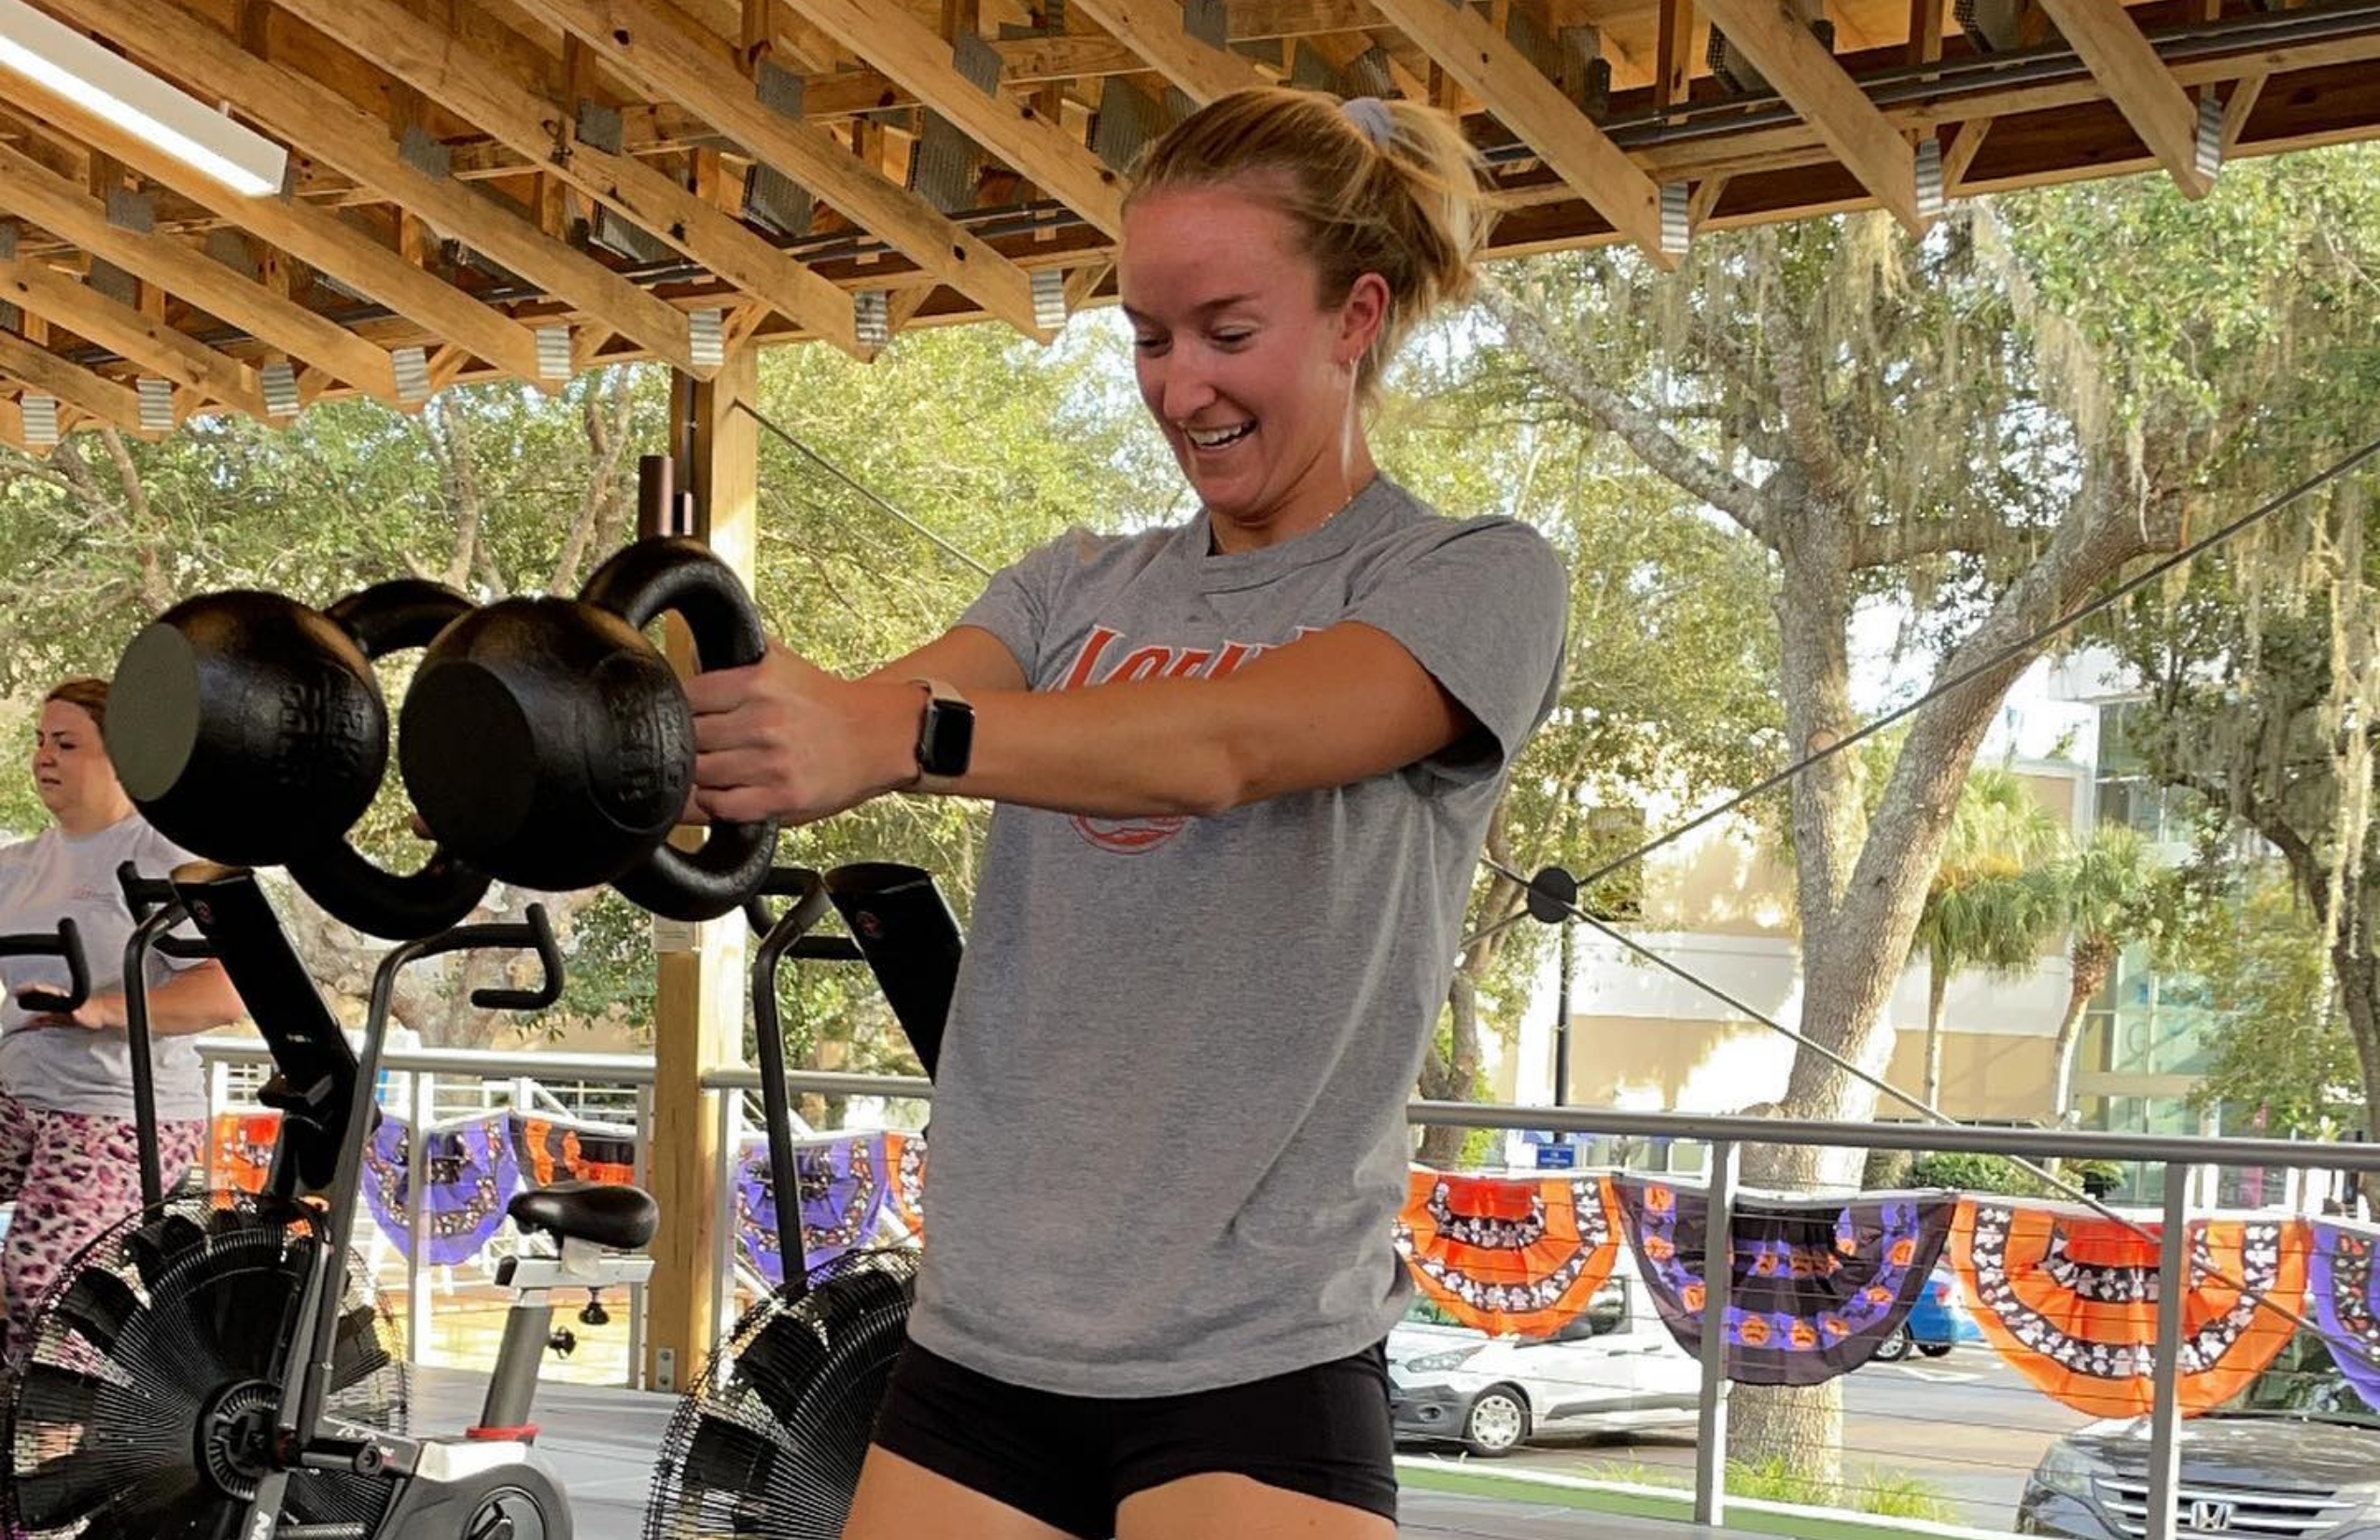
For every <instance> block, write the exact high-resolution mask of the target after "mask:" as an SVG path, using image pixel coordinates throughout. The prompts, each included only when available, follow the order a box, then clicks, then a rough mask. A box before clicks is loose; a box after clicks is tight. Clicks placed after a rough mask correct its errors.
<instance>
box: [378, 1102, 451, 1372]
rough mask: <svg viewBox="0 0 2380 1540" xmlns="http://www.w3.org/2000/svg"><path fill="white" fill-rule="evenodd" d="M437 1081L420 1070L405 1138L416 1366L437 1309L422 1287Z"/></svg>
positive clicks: (408, 1327)
mask: <svg viewBox="0 0 2380 1540" xmlns="http://www.w3.org/2000/svg"><path fill="white" fill-rule="evenodd" d="M436 1078H437V1077H435V1076H434V1075H432V1074H431V1073H430V1072H429V1071H427V1070H416V1071H413V1074H412V1075H411V1076H410V1077H409V1079H410V1080H411V1082H412V1084H411V1085H410V1086H409V1087H408V1089H410V1090H411V1091H412V1092H413V1097H412V1102H413V1106H412V1112H413V1127H410V1128H408V1129H407V1130H406V1134H405V1351H406V1352H407V1354H409V1355H410V1356H411V1358H412V1359H413V1362H415V1363H421V1362H423V1361H424V1360H425V1359H426V1357H427V1348H428V1345H429V1328H430V1318H431V1314H432V1305H433V1301H432V1300H431V1298H430V1295H429V1291H428V1290H427V1289H425V1288H423V1287H422V1273H423V1267H422V1252H423V1250H424V1247H425V1245H426V1241H425V1239H424V1237H425V1235H426V1233H427V1225H424V1223H423V1221H424V1219H425V1218H427V1215H428V1212H429V1120H430V1113H431V1109H432V1108H433V1107H434V1106H435V1105H436V1100H435V1097H436V1092H435V1089H434V1082H435V1080H436ZM364 1180H365V1181H367V1182H369V1181H371V1178H370V1177H369V1176H367V1177H366V1178H365V1179H364Z"/></svg>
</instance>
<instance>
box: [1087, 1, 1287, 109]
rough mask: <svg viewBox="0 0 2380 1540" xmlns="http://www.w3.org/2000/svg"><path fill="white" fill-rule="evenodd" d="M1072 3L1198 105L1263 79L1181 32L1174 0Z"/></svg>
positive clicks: (1243, 64)
mask: <svg viewBox="0 0 2380 1540" xmlns="http://www.w3.org/2000/svg"><path fill="white" fill-rule="evenodd" d="M1074 6H1075V8H1077V9H1079V10H1081V11H1082V12H1083V14H1085V16H1088V17H1089V18H1090V19H1091V20H1092V21H1097V22H1098V23H1099V25H1100V26H1102V27H1105V28H1106V29H1107V30H1108V31H1110V32H1112V33H1113V34H1114V35H1115V38H1116V41H1118V42H1120V43H1122V44H1124V45H1125V47H1127V48H1128V49H1131V50H1132V51H1133V52H1134V53H1136V54H1139V55H1140V56H1141V58H1143V59H1146V60H1147V61H1148V62H1149V63H1151V64H1152V65H1154V66H1155V69H1156V72H1157V73H1158V74H1159V75H1162V76H1164V77H1166V78H1167V79H1168V80H1170V81H1172V82H1173V83H1174V84H1175V85H1177V86H1179V87H1181V88H1182V90H1183V94H1185V95H1187V96H1188V97H1189V98H1190V100H1192V101H1193V102H1196V103H1197V104H1198V105H1201V106H1203V105H1206V104H1207V103H1209V102H1211V101H1213V100H1214V99H1215V98H1216V97H1218V96H1226V95H1229V94H1230V93H1231V92H1232V91H1239V90H1240V89H1241V88H1242V87H1246V86H1261V85H1264V84H1265V83H1266V80H1265V77H1263V76H1262V75H1260V74H1258V73H1257V71H1256V66H1255V65H1253V64H1252V63H1249V62H1248V61H1247V60H1245V59H1242V58H1241V57H1240V56H1239V55H1238V54H1236V53H1234V52H1232V51H1231V50H1230V49H1219V48H1216V47H1215V46H1214V45H1212V44H1211V43H1208V42H1206V41H1205V40H1204V39H1201V38H1197V37H1193V36H1191V35H1189V34H1188V33H1186V32H1184V31H1183V30H1182V18H1183V15H1184V14H1185V12H1184V11H1183V7H1181V6H1180V5H1179V4H1178V3H1177V0H1074Z"/></svg>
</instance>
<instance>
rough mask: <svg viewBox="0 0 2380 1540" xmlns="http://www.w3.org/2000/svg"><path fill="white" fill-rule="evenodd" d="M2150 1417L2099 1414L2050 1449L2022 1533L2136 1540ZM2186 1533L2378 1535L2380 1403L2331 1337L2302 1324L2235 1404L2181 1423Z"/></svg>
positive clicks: (2349, 1539) (2145, 1497) (2143, 1528)
mask: <svg viewBox="0 0 2380 1540" xmlns="http://www.w3.org/2000/svg"><path fill="white" fill-rule="evenodd" d="M2148 1471H2149V1422H2148V1420H2147V1419H2145V1418H2133V1419H2126V1420H2122V1421H2106V1422H2095V1423H2093V1424H2092V1425H2091V1426H2089V1427H2087V1428H2084V1429H2081V1430H2080V1431H2079V1432H2077V1433H2072V1434H2069V1435H2066V1436H2065V1437H2064V1438H2062V1439H2060V1440H2059V1441H2058V1442H2057V1443H2055V1444H2053V1445H2051V1447H2050V1451H2049V1452H2048V1453H2047V1454H2045V1455H2043V1456H2042V1458H2041V1463H2040V1464H2039V1465H2038V1466H2037V1467H2036V1468H2035V1470H2034V1472H2033V1476H2032V1478H2031V1479H2030V1480H2029V1481H2027V1482H2026V1483H2025V1488H2024V1498H2023V1503H2022V1505H2020V1506H2019V1508H2018V1510H2017V1520H2016V1527H2017V1532H2018V1533H2021V1534H2051V1535H2065V1536H2069V1537H2071V1540H2139V1537H2140V1536H2141V1535H2142V1534H2144V1533H2147V1531H2148V1513H2149V1476H2148ZM2177 1502H2178V1504H2179V1506H2180V1512H2179V1514H2178V1515H2177V1523H2176V1525H2175V1528H2176V1530H2177V1533H2182V1534H2186V1535H2191V1536H2193V1537H2196V1536H2212V1537H2235V1540H2310V1537H2312V1536H2316V1535H2320V1536H2322V1537H2323V1540H2380V1412H2374V1411H2373V1408H2372V1407H2369V1406H2367V1405H2366V1404H2365V1403H2364V1401H2363V1399H2362V1398H2361V1397H2360V1396H2359V1395H2358V1394H2357V1393H2356V1392H2355V1388H2354V1387H2353V1386H2351V1385H2350V1384H2348V1383H2347V1380H2346V1377H2345V1376H2344V1375H2342V1374H2341V1373H2340V1372H2339V1369H2338V1366H2337V1365H2335V1364H2333V1363H2332V1362H2331V1354H2330V1351H2329V1349H2328V1348H2326V1347H2325V1346H2324V1345H2323V1342H2322V1339H2321V1338H2320V1337H2317V1336H2315V1335H2314V1334H2313V1333H2311V1332H2301V1333H2300V1334H2299V1335H2298V1336H2297V1337H2296V1338H2295V1339H2294V1340H2293V1341H2291V1342H2290V1344H2289V1347H2288V1348H2287V1349H2285V1350H2284V1351H2282V1353H2281V1356H2280V1357H2278V1358H2276V1359H2275V1360H2274V1361H2273V1364H2272V1365H2271V1366H2270V1367H2268V1368H2267V1369H2266V1370H2265V1371H2264V1372H2263V1373H2262V1374H2261V1375H2259V1376H2258V1377H2257V1378H2256V1379H2255V1380H2253V1381H2252V1382H2251V1383H2250V1384H2249V1385H2248V1388H2247V1390H2246V1391H2244V1392H2242V1393H2240V1394H2239V1395H2238V1396H2237V1397H2235V1398H2234V1399H2233V1401H2232V1402H2231V1403H2230V1404H2229V1405H2227V1406H2225V1407H2221V1408H2219V1409H2218V1410H2216V1411H2212V1412H2209V1413H2207V1414H2206V1415H2205V1416H2204V1417H2197V1418H2192V1419H2191V1421H2188V1422H2185V1423H2183V1424H2182V1430H2181V1485H2180V1488H2179V1491H2178V1494H2177Z"/></svg>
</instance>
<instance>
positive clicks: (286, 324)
mask: <svg viewBox="0 0 2380 1540" xmlns="http://www.w3.org/2000/svg"><path fill="white" fill-rule="evenodd" d="M0 211H5V212H7V213H9V214H14V215H17V216H20V217H22V218H25V219H28V220H31V221H33V222H34V223H35V224H38V225H40V226H42V227H44V228H45V229H48V230H49V231H53V232H55V233H56V234H58V235H60V236H63V237H64V238H65V239H67V240H69V241H72V242H73V243H75V244H76V245H78V246H80V247H81V248H82V249H84V250H86V251H88V252H90V253H91V255H92V256H94V257H98V258H101V259H105V260H106V261H109V262H112V263H114V264H115V265H116V266H118V267H119V268H122V269H123V270H124V271H126V272H128V273H133V275H135V276H136V277H139V278H142V279H144V280H146V281H147V282H149V283H152V284H155V285H157V286H159V287H161V288H163V289H165V290H167V291H169V292H171V293H173V294H175V295H176V296H178V297H180V298H181V299H183V300H185V301H189V303H190V304H191V305H193V306H194V307H196V308H198V309H200V310H203V311H204V312H206V313H207V314H209V315H216V316H219V317H220V318H222V319H223V320H225V321H228V322H230V323H231V324H232V325H233V326H237V327H240V328H243V329H245V330H246V331H247V332H248V333H249V334H250V335H252V336H254V337H256V338H257V339H259V341H260V342H263V343H268V344H270V345H272V346H273V347H277V348H280V349H281V350H283V351H285V352H287V353H289V354H291V355H292V356H294V357H300V358H304V359H308V360H311V361H313V362H315V363H319V364H320V365H321V366H322V367H323V368H325V369H327V370H329V371H331V372H333V373H334V374H336V375H337V376H338V377H339V378H341V379H343V380H344V381H346V382H347V383H348V384H349V385H353V386H355V387H356V388H357V390H360V391H362V392H363V393H364V394H366V395H368V396H371V397H374V398H376V399H380V400H382V401H385V402H388V403H390V404H392V405H393V404H395V403H396V401H397V380H396V374H395V371H393V370H392V369H391V368H390V365H389V360H388V354H387V352H386V350H385V349H383V348H380V347H376V346H374V345H373V344H372V343H369V342H366V341H365V340H364V339H363V338H361V337H358V336H357V335H356V334H355V333H354V332H352V331H349V330H347V329H345V328H343V327H341V326H339V325H337V324H335V323H334V322H331V321H329V320H327V319H325V318H324V317H323V316H322V315H320V314H318V313H316V312H315V311H312V310H309V309H307V308H305V307H304V306H302V305H300V304H297V303H295V302H294V301H290V300H287V299H286V298H282V297H280V296H277V295H275V294H273V292H272V290H270V289H269V288H267V287H265V286H264V285H263V284H261V283H259V282H257V281H256V280H254V279H250V278H245V277H242V276H241V275H240V274H238V273H234V272H233V271H232V270H231V268H229V267H227V266H225V265H224V264H223V263H221V262H218V261H217V260H215V259H213V258H211V257H208V256H205V255H203V253H201V252H200V251H199V250H197V249H196V248H195V247H192V246H189V245H183V244H182V243H181V242H179V241H176V240H174V239H173V238H171V237H170V236H164V235H159V234H156V233H153V232H150V231H139V230H131V229H126V228H123V227H121V226H119V225H118V224H116V223H114V222H113V221H112V220H111V218H110V217H109V214H108V210H107V206H106V204H105V203H102V202H100V201H99V200H98V199H96V198H93V197H91V196H90V195H89V194H88V193H85V192H83V191H82V190H80V189H77V188H76V187H74V186H73V185H71V184H70V183H67V182H66V181H64V180H63V179H62V178H60V177H58V176H56V175H52V174H51V173H49V172H48V171H45V170H44V169H43V168H42V167H41V166H39V165H38V164H36V163H35V161H32V160H31V159H30V158H28V157H26V156H23V155H20V154H19V153H17V152H16V151H15V150H12V149H9V148H7V147H6V146H0Z"/></svg>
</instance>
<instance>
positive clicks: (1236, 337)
mask: <svg viewBox="0 0 2380 1540" xmlns="http://www.w3.org/2000/svg"><path fill="white" fill-rule="evenodd" d="M1254 335H1255V333H1254V332H1253V331H1218V332H1216V333H1215V345H1216V346H1217V347H1240V346H1244V345H1245V344H1246V343H1247V342H1248V340H1249V339H1250V338H1251V337H1253V336H1254Z"/></svg>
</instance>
